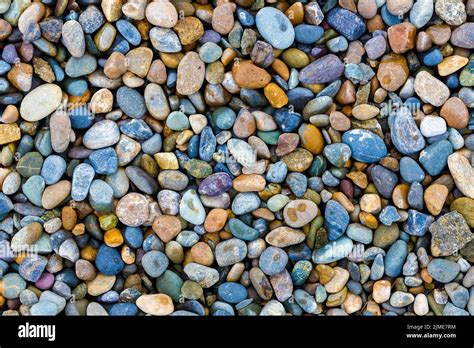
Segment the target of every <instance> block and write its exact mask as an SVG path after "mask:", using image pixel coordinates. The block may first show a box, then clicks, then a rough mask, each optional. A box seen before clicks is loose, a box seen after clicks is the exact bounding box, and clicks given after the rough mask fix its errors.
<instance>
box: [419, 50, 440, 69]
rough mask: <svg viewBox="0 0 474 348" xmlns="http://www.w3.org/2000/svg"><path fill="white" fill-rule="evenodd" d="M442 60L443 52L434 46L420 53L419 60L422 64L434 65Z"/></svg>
mask: <svg viewBox="0 0 474 348" xmlns="http://www.w3.org/2000/svg"><path fill="white" fill-rule="evenodd" d="M442 60H443V53H441V51H440V50H439V49H438V48H436V47H432V48H430V49H429V50H428V51H426V52H424V53H422V54H421V61H422V62H423V65H427V66H436V65H438V64H439V63H441V61H442Z"/></svg>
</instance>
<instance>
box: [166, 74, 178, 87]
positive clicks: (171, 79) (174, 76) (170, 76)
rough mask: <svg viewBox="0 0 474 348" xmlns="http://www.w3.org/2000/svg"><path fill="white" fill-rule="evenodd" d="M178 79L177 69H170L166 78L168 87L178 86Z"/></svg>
mask: <svg viewBox="0 0 474 348" xmlns="http://www.w3.org/2000/svg"><path fill="white" fill-rule="evenodd" d="M177 79H178V73H177V71H176V70H175V69H169V70H168V78H167V79H166V87H168V88H174V87H176V81H177Z"/></svg>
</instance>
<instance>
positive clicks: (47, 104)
mask: <svg viewBox="0 0 474 348" xmlns="http://www.w3.org/2000/svg"><path fill="white" fill-rule="evenodd" d="M61 100H62V91H61V88H60V87H59V86H58V85H55V84H52V83H51V84H44V85H40V86H38V87H37V88H35V89H33V90H32V91H30V92H29V93H28V94H27V95H26V96H25V98H23V100H22V102H21V105H20V115H21V117H22V118H23V119H24V120H26V121H29V122H34V121H39V120H41V119H43V118H45V117H46V116H48V115H49V114H51V113H52V112H53V111H54V110H56V108H57V107H58V106H59V104H60V103H61Z"/></svg>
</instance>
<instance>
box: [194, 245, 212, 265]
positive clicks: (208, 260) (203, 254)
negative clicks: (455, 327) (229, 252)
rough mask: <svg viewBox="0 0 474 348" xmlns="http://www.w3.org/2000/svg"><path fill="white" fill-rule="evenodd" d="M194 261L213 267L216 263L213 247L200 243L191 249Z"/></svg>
mask: <svg viewBox="0 0 474 348" xmlns="http://www.w3.org/2000/svg"><path fill="white" fill-rule="evenodd" d="M191 256H192V258H193V261H194V262H196V263H199V264H201V265H204V266H211V265H212V264H213V263H214V255H213V253H212V250H211V247H210V246H209V245H207V244H206V243H204V242H198V243H196V244H194V245H193V246H192V247H191Z"/></svg>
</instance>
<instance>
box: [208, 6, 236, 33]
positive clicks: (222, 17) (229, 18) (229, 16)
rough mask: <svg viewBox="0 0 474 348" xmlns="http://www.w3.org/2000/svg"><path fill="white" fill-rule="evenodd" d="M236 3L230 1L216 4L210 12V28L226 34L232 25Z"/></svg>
mask: <svg viewBox="0 0 474 348" xmlns="http://www.w3.org/2000/svg"><path fill="white" fill-rule="evenodd" d="M235 9H236V5H235V4H234V3H231V2H226V3H223V4H222V5H219V6H217V7H216V8H215V9H214V12H213V13H212V29H214V30H215V31H217V32H218V33H219V34H222V35H226V34H228V33H229V32H230V31H231V30H232V28H233V26H234V11H235Z"/></svg>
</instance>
